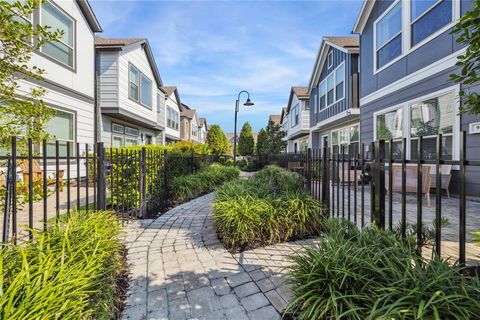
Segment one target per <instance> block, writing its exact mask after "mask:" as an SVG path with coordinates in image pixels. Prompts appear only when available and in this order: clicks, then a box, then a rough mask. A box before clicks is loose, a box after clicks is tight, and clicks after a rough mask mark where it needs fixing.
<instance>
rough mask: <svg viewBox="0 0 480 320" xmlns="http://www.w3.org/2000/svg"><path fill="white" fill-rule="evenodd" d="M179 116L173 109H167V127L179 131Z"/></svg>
mask: <svg viewBox="0 0 480 320" xmlns="http://www.w3.org/2000/svg"><path fill="white" fill-rule="evenodd" d="M178 118H179V114H178V112H177V111H175V110H173V109H172V108H170V107H168V108H167V127H168V128H170V129H174V130H178V126H179V125H178V122H179V120H178Z"/></svg>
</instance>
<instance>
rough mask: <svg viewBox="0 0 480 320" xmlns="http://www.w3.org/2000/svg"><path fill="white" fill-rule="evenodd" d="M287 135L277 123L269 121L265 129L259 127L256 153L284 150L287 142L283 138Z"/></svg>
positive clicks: (266, 153)
mask: <svg viewBox="0 0 480 320" xmlns="http://www.w3.org/2000/svg"><path fill="white" fill-rule="evenodd" d="M286 135H287V133H286V132H285V131H283V130H282V127H281V126H280V125H279V124H275V123H274V122H273V121H270V122H269V123H268V125H267V126H266V127H265V129H261V130H260V131H259V133H258V138H257V154H258V155H272V154H278V153H280V152H281V151H283V150H285V148H286V146H287V142H286V141H284V140H283V138H284V137H285V136H286Z"/></svg>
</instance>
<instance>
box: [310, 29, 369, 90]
mask: <svg viewBox="0 0 480 320" xmlns="http://www.w3.org/2000/svg"><path fill="white" fill-rule="evenodd" d="M359 45H360V40H359V38H358V37H357V36H342V37H338V36H326V37H323V39H322V42H321V43H320V49H319V50H318V53H317V59H316V60H315V65H314V67H313V71H312V75H311V76H310V82H309V84H308V90H307V92H308V94H310V93H311V92H312V89H313V87H314V84H315V83H316V82H317V80H318V78H319V77H320V73H321V71H322V68H323V65H324V64H325V61H326V60H327V53H328V48H329V47H333V48H336V49H338V50H340V51H343V52H346V53H348V54H358V53H359Z"/></svg>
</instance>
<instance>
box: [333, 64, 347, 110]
mask: <svg viewBox="0 0 480 320" xmlns="http://www.w3.org/2000/svg"><path fill="white" fill-rule="evenodd" d="M344 96H345V64H343V63H342V64H341V65H340V66H339V67H338V68H337V69H336V70H335V101H339V100H341V99H343V98H344Z"/></svg>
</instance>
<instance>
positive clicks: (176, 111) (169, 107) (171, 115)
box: [162, 86, 182, 144]
mask: <svg viewBox="0 0 480 320" xmlns="http://www.w3.org/2000/svg"><path fill="white" fill-rule="evenodd" d="M162 89H163V91H164V92H165V123H166V127H165V141H166V143H167V144H171V143H175V142H176V141H180V140H181V138H180V106H181V104H182V102H181V101H180V94H179V93H178V90H177V87H174V86H164V87H162Z"/></svg>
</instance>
